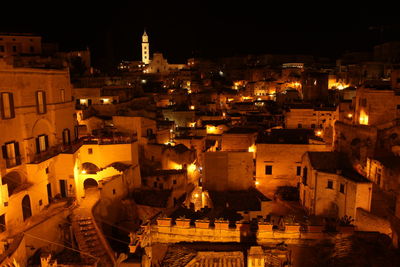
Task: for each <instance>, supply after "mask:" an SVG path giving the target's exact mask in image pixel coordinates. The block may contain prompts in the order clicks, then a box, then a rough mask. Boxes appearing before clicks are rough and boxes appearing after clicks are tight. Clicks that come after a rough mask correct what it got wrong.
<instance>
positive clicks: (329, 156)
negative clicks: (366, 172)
mask: <svg viewBox="0 0 400 267" xmlns="http://www.w3.org/2000/svg"><path fill="white" fill-rule="evenodd" d="M301 169H302V173H301V179H300V202H301V204H302V205H303V207H304V208H306V209H307V211H308V212H309V214H313V215H322V216H328V217H335V218H337V217H338V218H342V217H343V216H345V215H347V216H351V217H352V218H355V219H356V214H357V209H358V208H362V209H364V210H365V211H370V208H371V199H372V183H371V182H370V181H368V180H367V179H366V178H365V177H363V176H361V175H360V174H358V173H357V172H355V171H354V170H353V169H352V167H351V165H350V164H349V161H348V159H347V158H346V157H345V155H344V154H341V153H338V152H307V153H305V154H304V155H303V157H302V163H301Z"/></svg>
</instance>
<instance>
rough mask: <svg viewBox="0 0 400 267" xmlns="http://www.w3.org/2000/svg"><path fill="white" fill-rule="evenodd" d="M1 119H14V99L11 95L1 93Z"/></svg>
mask: <svg viewBox="0 0 400 267" xmlns="http://www.w3.org/2000/svg"><path fill="white" fill-rule="evenodd" d="M0 104H1V107H0V108H1V117H2V118H3V119H11V118H14V117H15V112H14V97H13V94H12V93H1V95H0Z"/></svg>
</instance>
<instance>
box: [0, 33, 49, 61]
mask: <svg viewBox="0 0 400 267" xmlns="http://www.w3.org/2000/svg"><path fill="white" fill-rule="evenodd" d="M41 53H42V37H40V36H37V35H33V34H28V33H25V34H19V33H0V57H3V58H6V59H7V58H8V57H10V56H15V55H19V54H25V55H37V54H41Z"/></svg>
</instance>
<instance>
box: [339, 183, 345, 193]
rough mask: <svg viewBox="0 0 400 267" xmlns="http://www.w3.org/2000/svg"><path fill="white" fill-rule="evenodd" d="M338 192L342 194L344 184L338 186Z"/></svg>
mask: <svg viewBox="0 0 400 267" xmlns="http://www.w3.org/2000/svg"><path fill="white" fill-rule="evenodd" d="M339 191H340V193H343V194H344V184H340V187H339Z"/></svg>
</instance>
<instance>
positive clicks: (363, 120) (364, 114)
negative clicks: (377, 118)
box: [360, 110, 368, 125]
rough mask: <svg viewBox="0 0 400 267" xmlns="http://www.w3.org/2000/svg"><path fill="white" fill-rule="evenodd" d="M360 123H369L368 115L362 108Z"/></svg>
mask: <svg viewBox="0 0 400 267" xmlns="http://www.w3.org/2000/svg"><path fill="white" fill-rule="evenodd" d="M360 124H363V125H368V115H367V114H366V113H365V111H364V110H361V112H360Z"/></svg>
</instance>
